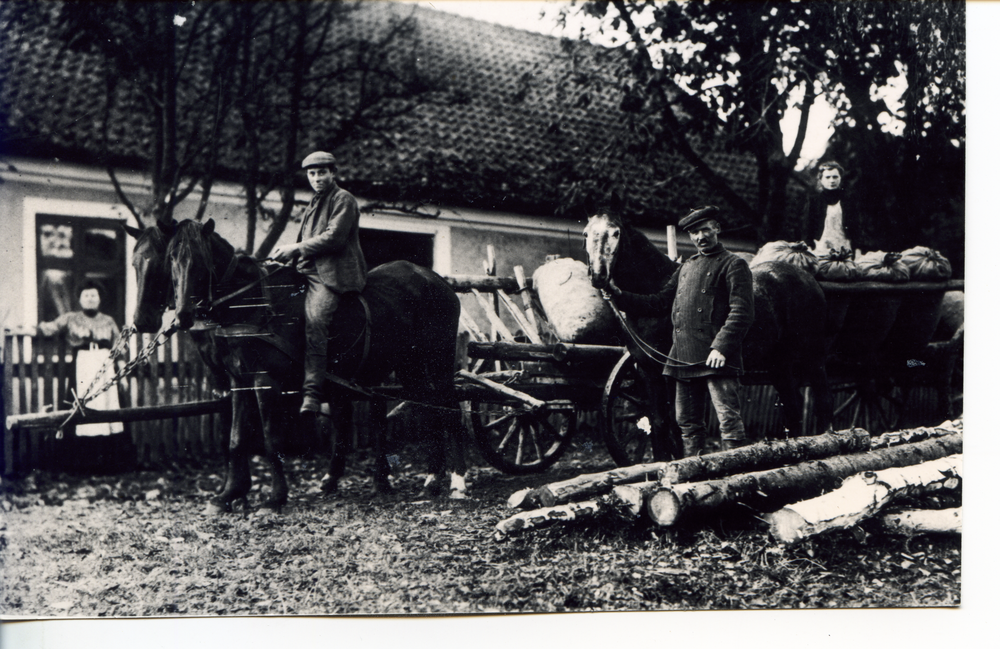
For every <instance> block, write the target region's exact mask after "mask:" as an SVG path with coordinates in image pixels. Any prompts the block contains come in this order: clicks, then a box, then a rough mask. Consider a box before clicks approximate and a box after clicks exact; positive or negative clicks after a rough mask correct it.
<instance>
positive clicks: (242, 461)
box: [208, 386, 252, 513]
mask: <svg viewBox="0 0 1000 649" xmlns="http://www.w3.org/2000/svg"><path fill="white" fill-rule="evenodd" d="M234 387H235V386H234ZM231 398H232V428H231V429H230V431H229V457H228V460H227V465H226V482H225V485H224V486H223V489H222V493H220V494H219V495H218V496H216V497H215V498H212V499H211V500H210V501H209V506H208V508H209V511H210V512H211V513H221V512H229V511H232V505H233V501H235V500H238V499H241V498H245V497H246V495H247V494H248V493H250V446H249V445H250V440H249V437H250V435H251V429H252V423H251V422H250V421H249V417H248V414H249V405H250V404H249V399H248V397H247V395H246V393H245V392H244V391H241V390H233V391H232V396H231Z"/></svg>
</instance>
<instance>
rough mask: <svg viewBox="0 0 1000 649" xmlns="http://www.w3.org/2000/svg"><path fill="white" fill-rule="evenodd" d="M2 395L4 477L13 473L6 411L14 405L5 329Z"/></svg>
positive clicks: (11, 347)
mask: <svg viewBox="0 0 1000 649" xmlns="http://www.w3.org/2000/svg"><path fill="white" fill-rule="evenodd" d="M0 363H3V394H2V395H0V399H3V401H0V416H2V417H3V448H2V451H0V452H2V453H3V457H2V458H0V468H2V469H3V473H4V475H9V474H11V473H13V471H14V433H13V432H12V431H11V430H9V429H8V428H7V409H8V408H10V407H11V406H13V404H14V336H13V334H12V333H11V331H10V330H9V329H7V328H4V330H3V358H0Z"/></svg>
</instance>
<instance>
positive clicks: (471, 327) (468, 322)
mask: <svg viewBox="0 0 1000 649" xmlns="http://www.w3.org/2000/svg"><path fill="white" fill-rule="evenodd" d="M458 321H459V323H460V324H461V325H462V326H463V327H465V329H466V331H468V332H469V333H470V334H471V335H472V337H473V338H474V339H475V340H477V341H479V342H483V341H485V340H486V336H485V334H483V332H482V330H481V329H480V328H479V325H477V324H476V321H475V320H473V319H472V318H470V317H469V314H468V313H466V312H465V309H462V310H461V312H459V316H458Z"/></svg>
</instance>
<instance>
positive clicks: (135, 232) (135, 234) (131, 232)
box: [122, 223, 142, 239]
mask: <svg viewBox="0 0 1000 649" xmlns="http://www.w3.org/2000/svg"><path fill="white" fill-rule="evenodd" d="M122 230H124V231H125V234H127V235H128V236H130V237H132V238H133V239H138V238H139V237H141V236H142V230H140V229H139V228H133V227H132V226H131V225H129V224H128V223H122Z"/></svg>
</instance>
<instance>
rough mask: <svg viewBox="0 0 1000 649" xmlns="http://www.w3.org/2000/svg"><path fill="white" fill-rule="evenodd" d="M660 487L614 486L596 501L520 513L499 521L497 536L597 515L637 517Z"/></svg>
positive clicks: (654, 484) (653, 482)
mask: <svg viewBox="0 0 1000 649" xmlns="http://www.w3.org/2000/svg"><path fill="white" fill-rule="evenodd" d="M658 488H659V482H658V481H656V480H649V481H646V482H640V483H636V484H628V485H618V486H616V487H614V488H612V490H611V492H610V493H607V494H604V495H603V496H601V497H600V498H597V499H595V500H584V501H580V502H571V503H567V504H565V505H556V506H554V507H540V508H538V509H533V510H531V511H526V512H519V513H517V514H514V515H513V516H511V517H509V518H505V519H504V520H502V521H500V522H499V523H497V526H496V527H497V535H496V538H497V540H498V541H499V540H501V539H503V538H504V537H505V536H508V535H510V534H513V533H515V532H520V531H523V530H530V529H534V528H537V527H543V526H546V525H551V524H553V523H561V522H566V521H574V520H579V519H582V518H596V517H597V516H617V517H619V518H622V519H624V520H634V519H636V518H639V516H640V515H641V514H642V510H643V505H644V504H645V502H646V499H647V497H648V495H649V494H651V493H653V492H655V491H656V489H658Z"/></svg>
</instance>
